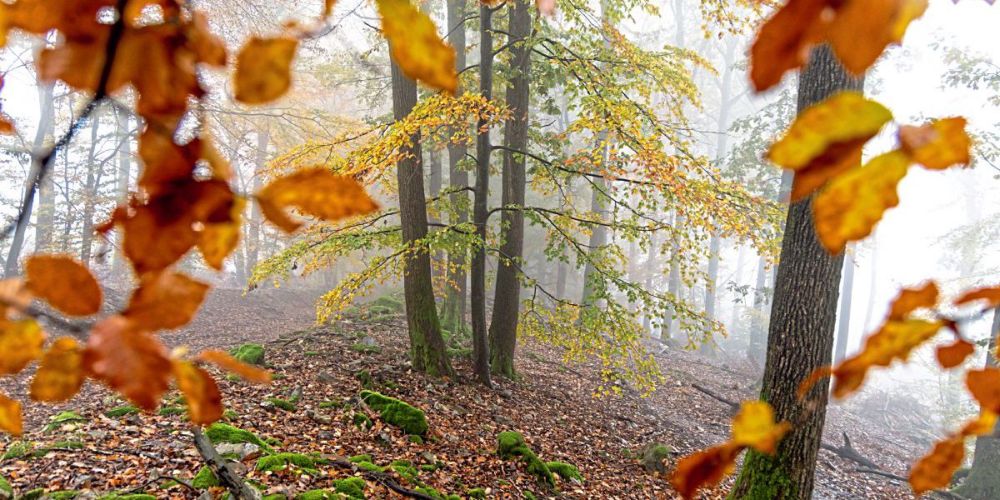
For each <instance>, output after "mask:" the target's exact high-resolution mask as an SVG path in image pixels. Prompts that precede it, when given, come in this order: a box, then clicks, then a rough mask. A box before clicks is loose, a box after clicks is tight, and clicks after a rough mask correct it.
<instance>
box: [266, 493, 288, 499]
mask: <svg viewBox="0 0 1000 500" xmlns="http://www.w3.org/2000/svg"><path fill="white" fill-rule="evenodd" d="M261 500H288V495H285V494H284V493H274V494H272V495H264V496H263V497H261Z"/></svg>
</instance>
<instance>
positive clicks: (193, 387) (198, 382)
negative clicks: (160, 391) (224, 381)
mask: <svg viewBox="0 0 1000 500" xmlns="http://www.w3.org/2000/svg"><path fill="white" fill-rule="evenodd" d="M173 367H174V377H176V378H177V387H178V388H180V390H181V392H183V393H184V396H185V397H186V398H187V404H188V416H189V417H190V419H191V421H192V422H194V423H196V424H210V423H212V422H215V421H216V420H218V419H220V418H222V394H220V393H219V386H218V385H216V383H215V380H212V377H211V376H210V375H209V374H208V373H207V372H205V370H202V369H201V368H198V367H197V366H195V365H193V364H191V363H189V362H187V361H180V360H175V361H174V363H173Z"/></svg>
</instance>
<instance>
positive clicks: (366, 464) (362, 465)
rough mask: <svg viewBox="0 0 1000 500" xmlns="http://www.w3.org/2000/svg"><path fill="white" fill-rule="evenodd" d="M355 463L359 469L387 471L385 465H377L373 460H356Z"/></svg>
mask: <svg viewBox="0 0 1000 500" xmlns="http://www.w3.org/2000/svg"><path fill="white" fill-rule="evenodd" d="M354 465H356V466H357V467H358V468H359V469H361V470H365V471H368V472H385V467H382V466H381V465H375V464H373V463H372V462H355V464H354Z"/></svg>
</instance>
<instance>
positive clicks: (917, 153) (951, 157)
mask: <svg viewBox="0 0 1000 500" xmlns="http://www.w3.org/2000/svg"><path fill="white" fill-rule="evenodd" d="M965 123H966V122H965V118H944V119H941V120H935V121H933V122H931V123H928V124H927V125H924V126H921V127H914V126H909V125H907V126H903V127H900V128H899V142H900V144H902V147H903V151H905V152H906V153H907V154H909V155H910V157H911V158H912V159H913V161H915V162H917V163H919V164H921V165H923V166H924V167H926V168H929V169H931V170H942V169H945V168H948V167H950V166H952V165H968V164H969V162H970V161H971V158H970V156H969V150H970V149H971V148H972V139H971V138H969V134H967V133H966V132H965Z"/></svg>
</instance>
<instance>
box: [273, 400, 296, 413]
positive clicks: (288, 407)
mask: <svg viewBox="0 0 1000 500" xmlns="http://www.w3.org/2000/svg"><path fill="white" fill-rule="evenodd" d="M266 401H267V402H268V403H271V404H272V405H274V406H275V408H280V409H282V410H285V411H295V410H296V407H295V403H293V402H292V401H290V400H288V399H281V398H267V399H266Z"/></svg>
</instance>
